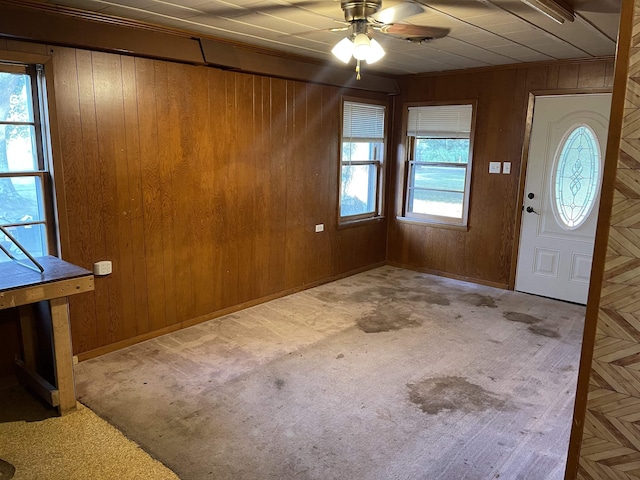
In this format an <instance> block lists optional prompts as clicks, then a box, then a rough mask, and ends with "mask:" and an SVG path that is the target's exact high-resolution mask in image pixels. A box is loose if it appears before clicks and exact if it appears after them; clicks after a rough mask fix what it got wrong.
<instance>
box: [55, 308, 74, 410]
mask: <svg viewBox="0 0 640 480" xmlns="http://www.w3.org/2000/svg"><path fill="white" fill-rule="evenodd" d="M49 304H50V305H51V323H52V328H53V356H54V364H55V375H56V386H57V387H58V391H59V395H60V405H58V411H59V412H60V415H65V414H67V413H71V412H73V411H75V410H76V388H75V381H74V378H73V351H72V349H71V324H70V322H69V304H68V301H67V297H62V298H54V299H52V300H49Z"/></svg>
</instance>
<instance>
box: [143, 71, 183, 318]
mask: <svg viewBox="0 0 640 480" xmlns="http://www.w3.org/2000/svg"><path fill="white" fill-rule="evenodd" d="M171 67H172V65H171V64H169V63H165V62H154V68H155V83H154V86H153V88H154V89H155V92H156V105H155V109H156V125H157V129H158V136H157V139H156V141H157V142H158V152H157V155H158V159H159V166H158V168H159V171H160V199H159V200H160V201H159V202H158V203H157V204H156V205H153V206H151V208H159V209H160V212H161V215H160V229H159V234H160V235H161V237H162V248H161V256H162V258H161V261H162V270H163V273H162V279H163V281H164V295H163V297H162V298H157V299H156V300H155V301H157V302H159V303H160V304H162V305H163V307H164V310H165V322H164V325H163V326H168V325H173V324H175V323H177V321H178V314H177V296H176V270H175V260H174V259H175V248H176V243H175V239H174V218H173V214H174V204H175V202H176V198H175V197H174V195H173V191H172V189H173V176H174V174H177V172H175V162H176V161H180V157H179V154H180V144H179V143H178V142H179V139H178V138H176V130H177V129H178V128H179V127H178V125H176V123H177V119H171V117H170V114H172V113H173V114H175V112H176V111H175V109H174V110H173V111H172V110H171V108H170V93H169V72H168V70H169V69H170V68H171ZM172 120H173V121H172ZM183 193H184V192H183Z"/></svg>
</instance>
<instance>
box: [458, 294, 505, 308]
mask: <svg viewBox="0 0 640 480" xmlns="http://www.w3.org/2000/svg"><path fill="white" fill-rule="evenodd" d="M460 300H461V301H463V302H464V303H469V304H471V305H473V306H476V307H489V308H498V306H497V305H496V301H495V300H494V299H493V297H490V296H488V295H479V294H477V293H467V294H465V295H461V296H460Z"/></svg>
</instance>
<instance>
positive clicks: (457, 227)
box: [396, 216, 469, 232]
mask: <svg viewBox="0 0 640 480" xmlns="http://www.w3.org/2000/svg"><path fill="white" fill-rule="evenodd" d="M396 220H397V221H398V222H400V223H408V224H409V225H420V226H421V227H433V228H443V229H446V230H458V231H460V232H468V231H469V225H454V224H452V223H440V222H437V221H435V220H419V219H417V218H411V217H400V216H398V217H396Z"/></svg>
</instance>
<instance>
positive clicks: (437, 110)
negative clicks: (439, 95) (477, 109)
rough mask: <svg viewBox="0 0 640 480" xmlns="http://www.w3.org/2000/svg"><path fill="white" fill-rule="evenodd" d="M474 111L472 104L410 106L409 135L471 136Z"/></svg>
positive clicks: (428, 136)
mask: <svg viewBox="0 0 640 480" xmlns="http://www.w3.org/2000/svg"><path fill="white" fill-rule="evenodd" d="M472 112H473V107H472V105H431V106H426V107H409V118H408V120H407V136H409V137H426V138H469V137H470V134H471V114H472Z"/></svg>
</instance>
